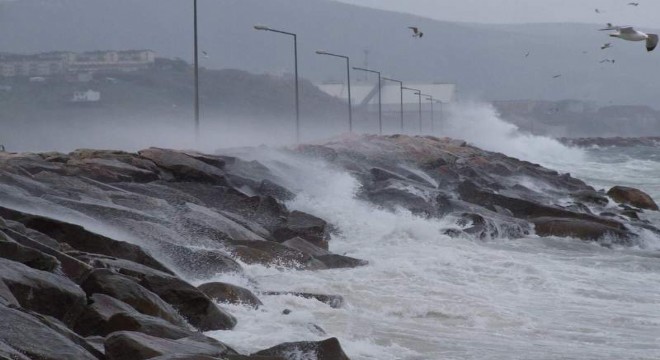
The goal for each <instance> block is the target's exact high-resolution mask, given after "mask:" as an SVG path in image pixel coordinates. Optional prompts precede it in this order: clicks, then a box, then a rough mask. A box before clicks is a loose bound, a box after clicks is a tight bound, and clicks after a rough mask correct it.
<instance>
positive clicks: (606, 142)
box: [558, 136, 660, 147]
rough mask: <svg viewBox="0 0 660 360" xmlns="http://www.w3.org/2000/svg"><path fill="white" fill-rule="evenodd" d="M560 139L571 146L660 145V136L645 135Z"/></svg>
mask: <svg viewBox="0 0 660 360" xmlns="http://www.w3.org/2000/svg"><path fill="white" fill-rule="evenodd" d="M558 140H559V141H561V142H562V143H564V144H566V145H569V146H579V147H593V146H600V147H610V146H613V147H631V146H652V147H655V146H658V145H660V137H658V136H643V137H620V136H615V137H588V138H559V139H558Z"/></svg>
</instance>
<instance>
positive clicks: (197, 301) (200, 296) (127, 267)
mask: <svg viewBox="0 0 660 360" xmlns="http://www.w3.org/2000/svg"><path fill="white" fill-rule="evenodd" d="M78 257H79V258H80V259H83V260H85V261H87V262H89V263H90V264H91V265H93V266H95V267H97V268H98V267H106V268H108V269H114V270H116V271H117V272H119V273H120V274H122V275H126V276H130V277H131V278H134V279H136V280H137V281H138V282H139V284H140V285H142V286H143V287H144V288H145V289H147V290H149V291H151V292H153V293H155V294H156V295H158V296H159V297H160V298H161V299H163V300H164V301H165V302H167V303H168V304H170V305H172V306H173V307H174V308H175V309H176V310H178V312H179V313H180V314H181V315H183V317H185V318H186V320H188V322H190V324H191V325H193V326H195V327H197V328H199V329H200V330H202V331H210V330H227V329H231V328H233V327H234V325H235V324H236V319H234V317H233V316H231V315H230V314H227V313H226V312H224V311H223V310H222V309H220V308H218V307H217V306H216V305H215V304H214V303H213V302H212V301H211V299H209V298H208V297H207V296H206V295H204V293H203V292H201V291H200V290H198V289H197V288H195V287H194V286H192V285H191V284H189V283H187V282H185V281H183V280H181V279H180V278H178V277H175V276H171V275H169V274H166V273H164V272H161V271H158V270H155V269H152V268H150V267H147V266H144V265H140V264H137V263H134V262H131V261H127V260H123V259H115V258H109V257H100V256H96V255H94V254H80V255H78Z"/></svg>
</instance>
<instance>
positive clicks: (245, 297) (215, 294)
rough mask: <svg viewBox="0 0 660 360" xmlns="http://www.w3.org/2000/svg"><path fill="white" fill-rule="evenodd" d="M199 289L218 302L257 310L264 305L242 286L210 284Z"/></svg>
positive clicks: (219, 283)
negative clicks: (243, 305) (242, 305)
mask: <svg viewBox="0 0 660 360" xmlns="http://www.w3.org/2000/svg"><path fill="white" fill-rule="evenodd" d="M197 288H198V289H199V290H201V291H202V292H203V293H204V294H206V296H208V297H209V298H211V299H213V300H215V301H218V302H224V303H230V304H245V305H249V306H251V307H253V308H255V309H257V308H259V306H261V305H263V303H262V302H261V300H259V298H257V297H256V296H255V295H254V294H253V293H252V292H251V291H250V290H248V289H245V288H242V287H240V286H236V285H232V284H227V283H221V282H210V283H206V284H202V285H200V286H198V287H197Z"/></svg>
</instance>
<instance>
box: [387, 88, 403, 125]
mask: <svg viewBox="0 0 660 360" xmlns="http://www.w3.org/2000/svg"><path fill="white" fill-rule="evenodd" d="M383 80H387V81H392V82H397V83H399V89H400V90H401V133H402V134H403V81H400V80H394V79H390V78H386V77H384V78H383Z"/></svg>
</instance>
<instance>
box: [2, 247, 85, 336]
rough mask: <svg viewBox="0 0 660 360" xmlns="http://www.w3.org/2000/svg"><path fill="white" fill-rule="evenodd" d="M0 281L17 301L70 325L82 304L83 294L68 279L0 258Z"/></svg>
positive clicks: (83, 304) (80, 310)
mask: <svg viewBox="0 0 660 360" xmlns="http://www.w3.org/2000/svg"><path fill="white" fill-rule="evenodd" d="M0 280H1V281H2V282H3V283H4V284H5V285H6V286H7V288H8V289H9V290H10V291H11V293H12V295H13V296H14V298H15V299H16V300H17V301H18V303H19V304H20V305H21V306H22V307H24V308H26V309H29V310H33V311H35V312H38V313H40V314H44V315H49V316H52V317H54V318H56V319H58V320H61V321H62V322H64V323H65V324H67V325H69V324H71V323H72V322H73V320H75V319H76V318H77V317H78V315H79V314H80V313H81V312H82V310H83V309H84V307H85V303H86V297H85V293H84V292H83V291H82V290H81V289H80V287H78V285H76V284H75V283H73V282H72V281H71V280H69V279H67V278H65V277H62V276H58V275H55V274H52V273H49V272H46V271H41V270H35V269H32V268H30V267H28V266H26V265H23V264H20V263H17V262H14V261H9V260H6V259H2V258H0Z"/></svg>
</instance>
